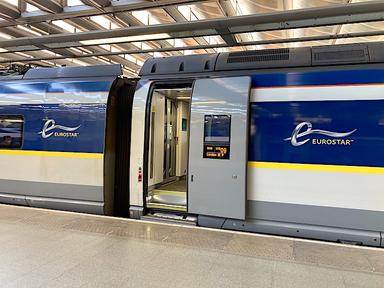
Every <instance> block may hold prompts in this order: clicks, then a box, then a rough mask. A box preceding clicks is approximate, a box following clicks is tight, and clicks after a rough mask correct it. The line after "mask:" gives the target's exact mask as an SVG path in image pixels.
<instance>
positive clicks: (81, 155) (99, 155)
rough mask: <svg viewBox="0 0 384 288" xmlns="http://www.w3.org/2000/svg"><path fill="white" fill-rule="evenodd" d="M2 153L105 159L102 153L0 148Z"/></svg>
mask: <svg viewBox="0 0 384 288" xmlns="http://www.w3.org/2000/svg"><path fill="white" fill-rule="evenodd" d="M0 155H23V156H49V157H65V158H91V159H103V157H104V155H103V154H102V153H81V152H56V151H32V150H0Z"/></svg>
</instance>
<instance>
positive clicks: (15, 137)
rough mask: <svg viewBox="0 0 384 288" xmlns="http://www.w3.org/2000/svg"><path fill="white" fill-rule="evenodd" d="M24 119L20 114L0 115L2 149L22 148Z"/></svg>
mask: <svg viewBox="0 0 384 288" xmlns="http://www.w3.org/2000/svg"><path fill="white" fill-rule="evenodd" d="M23 127H24V119H23V117H22V116H19V115H0V149H15V148H20V147H21V144H22V138H23Z"/></svg>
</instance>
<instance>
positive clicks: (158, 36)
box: [79, 33, 170, 45]
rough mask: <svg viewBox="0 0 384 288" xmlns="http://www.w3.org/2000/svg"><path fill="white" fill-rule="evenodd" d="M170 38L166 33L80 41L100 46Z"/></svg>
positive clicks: (84, 43)
mask: <svg viewBox="0 0 384 288" xmlns="http://www.w3.org/2000/svg"><path fill="white" fill-rule="evenodd" d="M169 37H170V36H169V35H168V34H166V33H159V34H149V35H135V36H126V37H115V38H104V39H91V40H83V41H79V42H80V43H81V44H83V45H100V44H110V43H121V42H135V41H150V40H157V39H164V38H169Z"/></svg>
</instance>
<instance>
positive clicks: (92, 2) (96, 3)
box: [81, 0, 111, 8]
mask: <svg viewBox="0 0 384 288" xmlns="http://www.w3.org/2000/svg"><path fill="white" fill-rule="evenodd" d="M81 2H83V3H84V4H85V5H89V6H93V7H99V8H104V7H107V6H109V5H111V1H110V0H81Z"/></svg>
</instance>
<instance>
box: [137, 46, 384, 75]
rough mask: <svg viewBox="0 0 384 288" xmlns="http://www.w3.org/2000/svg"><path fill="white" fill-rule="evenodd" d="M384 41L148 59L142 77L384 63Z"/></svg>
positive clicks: (142, 69)
mask: <svg viewBox="0 0 384 288" xmlns="http://www.w3.org/2000/svg"><path fill="white" fill-rule="evenodd" d="M383 51H384V42H370V43H361V44H343V45H329V46H316V47H300V48H281V49H264V50H254V51H241V52H226V53H216V54H202V55H189V56H173V57H160V58H151V59H148V60H147V61H146V62H145V63H144V65H143V67H142V68H141V70H140V73H139V75H140V76H157V75H175V74H191V73H207V72H219V71H234V70H254V69H266V68H287V67H311V66H328V65H346V64H364V63H380V62H384V52H383Z"/></svg>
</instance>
